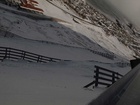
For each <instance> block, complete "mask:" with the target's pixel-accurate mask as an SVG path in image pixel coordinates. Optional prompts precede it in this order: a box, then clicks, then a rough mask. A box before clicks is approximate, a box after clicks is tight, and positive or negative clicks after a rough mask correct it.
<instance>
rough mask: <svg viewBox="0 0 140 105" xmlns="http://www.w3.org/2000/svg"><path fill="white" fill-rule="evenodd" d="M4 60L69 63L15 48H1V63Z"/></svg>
mask: <svg viewBox="0 0 140 105" xmlns="http://www.w3.org/2000/svg"><path fill="white" fill-rule="evenodd" d="M4 59H10V60H15V61H17V60H26V61H29V62H42V63H47V62H59V61H67V60H62V59H56V58H52V57H46V56H42V55H38V54H34V53H31V52H27V51H23V50H19V49H15V48H10V47H0V61H3V60H4Z"/></svg>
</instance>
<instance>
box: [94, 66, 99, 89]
mask: <svg viewBox="0 0 140 105" xmlns="http://www.w3.org/2000/svg"><path fill="white" fill-rule="evenodd" d="M98 77H99V68H98V67H96V74H95V87H97V86H98Z"/></svg>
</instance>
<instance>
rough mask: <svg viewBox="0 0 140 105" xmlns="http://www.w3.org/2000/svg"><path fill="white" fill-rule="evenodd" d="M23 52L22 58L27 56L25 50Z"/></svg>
mask: <svg viewBox="0 0 140 105" xmlns="http://www.w3.org/2000/svg"><path fill="white" fill-rule="evenodd" d="M22 54H23V55H22V59H23V60H24V58H25V51H23V53H22Z"/></svg>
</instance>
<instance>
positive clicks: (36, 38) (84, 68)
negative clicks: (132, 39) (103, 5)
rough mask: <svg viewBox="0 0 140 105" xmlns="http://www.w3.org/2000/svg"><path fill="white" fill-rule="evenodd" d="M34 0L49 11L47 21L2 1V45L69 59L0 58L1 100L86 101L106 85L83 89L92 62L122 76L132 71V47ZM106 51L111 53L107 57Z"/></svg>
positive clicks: (40, 104)
mask: <svg viewBox="0 0 140 105" xmlns="http://www.w3.org/2000/svg"><path fill="white" fill-rule="evenodd" d="M38 2H39V6H40V7H41V8H42V9H43V10H44V11H45V12H44V14H45V15H47V17H46V20H45V19H44V16H43V19H40V18H39V17H38V16H35V15H34V16H28V15H32V14H29V13H27V14H26V13H25V12H23V11H17V10H16V9H13V8H12V9H9V10H6V9H8V8H10V7H7V6H5V5H2V4H0V7H1V9H0V47H1V46H3V47H12V48H16V49H21V50H25V51H29V52H32V53H36V54H40V55H44V56H48V57H53V58H59V59H64V60H71V61H62V62H57V63H56V62H55V63H51V62H50V63H47V64H42V63H38V64H37V63H32V62H27V61H24V60H19V61H18V62H15V61H10V60H4V61H3V62H0V84H1V85H0V104H1V105H10V104H14V105H19V104H20V105H25V104H26V105H46V104H47V105H85V104H87V103H88V102H90V101H91V100H92V99H94V98H96V97H97V96H98V95H99V94H100V93H102V92H103V91H104V90H106V88H105V87H99V88H95V89H89V90H90V91H89V90H85V89H83V86H85V85H86V84H88V83H89V82H91V81H93V75H94V69H95V68H94V66H95V65H98V66H101V67H105V68H108V69H110V70H112V71H116V72H119V73H120V74H123V75H125V74H126V73H127V72H128V71H129V70H130V66H129V65H125V64H128V63H129V61H128V60H127V59H129V58H131V57H132V56H133V52H132V51H131V50H130V49H129V48H126V47H125V46H123V45H122V44H121V43H119V42H118V40H117V39H116V38H115V37H109V36H106V35H105V33H104V31H103V30H102V29H101V28H99V27H96V26H93V25H91V24H88V23H85V22H83V21H81V20H78V19H76V21H77V22H78V23H76V22H75V21H73V17H72V16H71V15H69V14H67V13H65V12H63V11H62V10H61V9H58V7H55V6H54V5H52V4H50V3H49V2H47V1H45V0H38ZM53 3H54V4H55V5H56V4H57V6H59V7H62V9H64V10H67V11H68V12H69V13H71V14H74V15H77V14H75V13H74V12H73V11H71V10H70V9H68V7H66V6H64V5H63V3H62V4H61V2H58V1H55V0H53ZM4 8H6V9H4ZM13 11H16V12H13ZM19 14H20V15H19ZM23 14H26V16H23ZM29 17H30V18H29ZM31 17H32V18H31ZM33 17H34V18H33ZM50 17H54V18H53V19H52V18H51V19H50ZM56 18H58V19H56ZM62 20H63V21H62ZM112 52H114V53H115V54H114V53H112ZM107 54H108V55H110V56H113V57H114V58H113V59H109V58H107V57H106V56H105V55H107ZM121 56H124V57H121Z"/></svg>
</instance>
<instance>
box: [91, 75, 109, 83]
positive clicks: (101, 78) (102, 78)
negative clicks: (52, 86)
mask: <svg viewBox="0 0 140 105" xmlns="http://www.w3.org/2000/svg"><path fill="white" fill-rule="evenodd" d="M94 77H95V78H98V79H100V80H105V81H110V82H112V79H107V78H104V77H99V76H98V77H96V76H94Z"/></svg>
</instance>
